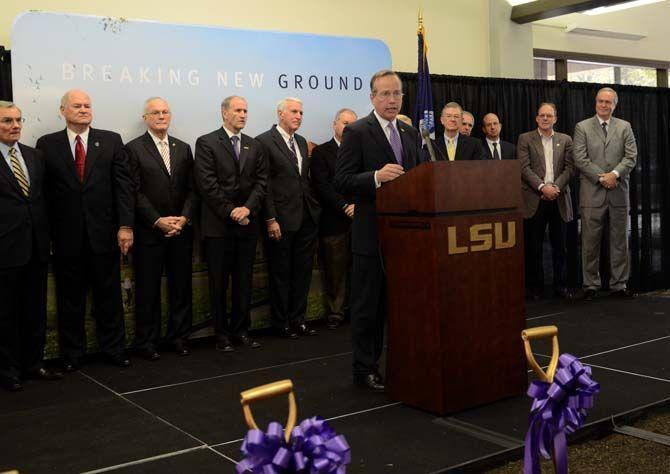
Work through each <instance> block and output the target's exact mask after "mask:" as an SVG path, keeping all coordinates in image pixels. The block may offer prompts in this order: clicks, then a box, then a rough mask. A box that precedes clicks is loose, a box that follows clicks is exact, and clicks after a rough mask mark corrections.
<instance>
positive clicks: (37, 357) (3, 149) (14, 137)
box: [0, 101, 62, 392]
mask: <svg viewBox="0 0 670 474" xmlns="http://www.w3.org/2000/svg"><path fill="white" fill-rule="evenodd" d="M22 127H23V118H22V117H21V110H19V108H18V107H17V106H16V105H14V104H13V103H11V102H5V101H0V155H1V156H2V159H0V301H2V304H0V386H2V387H3V388H4V389H6V390H9V391H12V392H16V391H18V390H21V389H22V388H23V385H22V379H24V378H35V379H42V380H56V379H60V378H62V375H61V374H59V373H56V372H51V371H49V370H46V369H44V368H43V366H42V355H43V352H44V343H45V334H46V301H47V260H48V258H49V229H48V225H47V215H46V208H45V199H44V195H43V192H42V187H43V183H44V155H43V154H42V153H41V152H40V151H38V150H35V149H34V148H30V147H27V146H25V145H23V144H20V143H19V139H20V138H21V129H22Z"/></svg>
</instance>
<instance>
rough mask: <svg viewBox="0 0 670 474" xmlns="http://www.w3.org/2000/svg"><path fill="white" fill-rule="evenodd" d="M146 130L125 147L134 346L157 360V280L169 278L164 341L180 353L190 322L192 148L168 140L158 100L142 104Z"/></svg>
mask: <svg viewBox="0 0 670 474" xmlns="http://www.w3.org/2000/svg"><path fill="white" fill-rule="evenodd" d="M143 118H144V122H145V124H146V126H147V132H146V133H145V134H144V135H141V136H139V137H137V138H136V139H134V140H132V141H130V142H128V143H127V144H126V152H127V154H128V159H129V162H130V172H131V175H132V177H133V182H134V184H135V190H136V193H135V201H136V203H135V246H134V250H133V261H134V264H135V290H136V291H135V342H134V344H133V346H134V348H135V350H136V351H137V352H138V354H139V355H141V356H142V357H144V358H145V359H148V360H158V359H159V358H160V354H159V353H158V344H159V342H160V337H161V319H162V318H161V316H162V312H161V280H162V277H163V269H165V273H166V274H167V280H168V297H169V305H168V307H169V311H170V314H169V318H168V325H167V334H166V335H165V339H166V341H167V342H168V343H169V344H170V345H171V347H172V348H173V349H174V350H175V352H176V353H177V354H178V355H182V356H185V355H188V354H189V350H188V346H187V345H186V340H187V338H188V335H189V332H190V331H191V325H192V321H193V306H192V300H193V297H192V289H191V286H192V284H191V281H192V278H191V277H192V269H191V262H192V254H193V231H192V228H191V226H190V225H189V223H190V221H191V219H192V218H193V211H194V206H195V201H196V198H195V193H194V191H193V155H192V153H191V147H190V146H189V145H188V144H187V143H184V142H183V141H181V140H178V139H176V138H175V137H173V136H168V129H169V127H170V121H171V118H172V115H171V112H170V106H169V105H168V103H167V102H166V101H165V100H163V99H162V98H160V97H152V98H150V99H148V100H147V101H146V102H145V103H144V115H143Z"/></svg>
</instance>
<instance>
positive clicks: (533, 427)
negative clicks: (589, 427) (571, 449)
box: [523, 354, 600, 474]
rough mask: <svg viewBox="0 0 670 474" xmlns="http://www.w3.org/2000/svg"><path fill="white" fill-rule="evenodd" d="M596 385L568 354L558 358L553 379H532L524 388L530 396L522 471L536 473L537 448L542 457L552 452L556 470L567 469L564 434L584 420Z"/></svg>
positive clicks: (560, 472)
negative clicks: (530, 403) (550, 380)
mask: <svg viewBox="0 0 670 474" xmlns="http://www.w3.org/2000/svg"><path fill="white" fill-rule="evenodd" d="M598 392H600V385H599V384H598V383H597V382H595V381H594V380H593V379H591V367H585V366H583V365H582V364H581V362H579V360H578V359H577V358H576V357H575V356H573V355H570V354H563V355H561V356H560V357H559V358H558V370H557V371H556V374H555V375H554V381H553V383H551V384H549V383H547V382H540V381H534V382H532V383H531V385H530V387H529V388H528V395H529V396H530V397H531V398H533V405H532V407H531V409H530V417H529V426H528V433H526V440H525V450H524V465H523V472H524V474H540V472H541V469H540V460H539V456H538V452H539V453H540V454H542V456H543V457H544V458H545V459H551V457H552V454H553V456H554V465H555V471H556V474H567V472H568V450H567V449H568V448H567V441H566V434H570V433H573V432H575V431H576V430H577V429H578V428H580V427H581V426H582V424H584V420H585V419H586V414H587V410H588V409H589V408H592V407H593V402H594V397H595V395H596V394H597V393H598Z"/></svg>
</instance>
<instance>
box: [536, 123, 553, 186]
mask: <svg viewBox="0 0 670 474" xmlns="http://www.w3.org/2000/svg"><path fill="white" fill-rule="evenodd" d="M552 140H553V139H552ZM531 143H532V144H533V146H534V147H535V152H536V153H537V156H539V157H540V158H541V159H540V166H541V167H542V173H541V176H542V179H544V177H545V176H546V175H547V165H546V163H547V157H546V156H544V146H542V137H540V134H539V133H537V132H533V134H532V135H531Z"/></svg>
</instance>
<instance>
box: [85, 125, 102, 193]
mask: <svg viewBox="0 0 670 474" xmlns="http://www.w3.org/2000/svg"><path fill="white" fill-rule="evenodd" d="M101 145H102V143H101V140H100V137H99V135H98V131H97V130H95V129H93V128H91V129H89V132H88V143H87V148H88V149H87V150H86V165H85V166H84V183H86V181H88V177H89V176H90V175H91V170H92V169H93V166H95V161H96V160H97V159H98V156H99V155H100V147H101Z"/></svg>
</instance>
